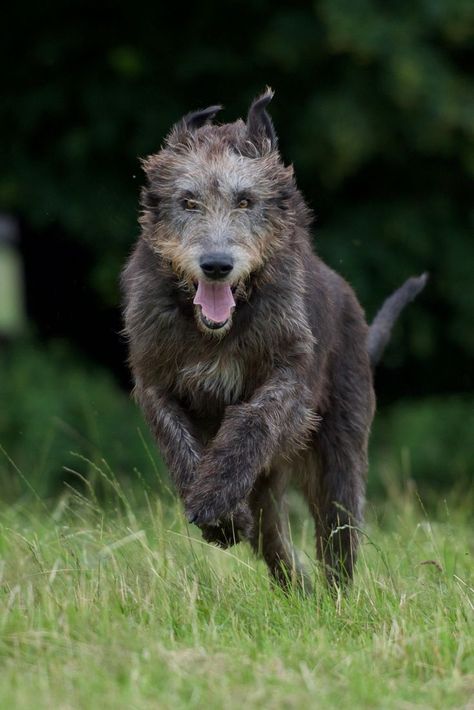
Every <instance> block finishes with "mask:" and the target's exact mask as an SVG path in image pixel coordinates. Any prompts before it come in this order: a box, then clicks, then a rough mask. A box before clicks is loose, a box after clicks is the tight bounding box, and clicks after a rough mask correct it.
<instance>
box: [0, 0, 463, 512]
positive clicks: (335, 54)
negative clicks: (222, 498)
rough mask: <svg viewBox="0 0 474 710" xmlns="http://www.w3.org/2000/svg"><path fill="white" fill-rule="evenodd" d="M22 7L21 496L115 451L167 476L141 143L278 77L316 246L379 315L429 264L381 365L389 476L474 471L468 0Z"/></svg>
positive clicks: (8, 176)
mask: <svg viewBox="0 0 474 710" xmlns="http://www.w3.org/2000/svg"><path fill="white" fill-rule="evenodd" d="M2 16H3V17H2V25H1V28H0V38H1V41H0V56H1V72H0V74H1V97H2V99H1V109H0V121H1V123H0V128H1V131H0V136H1V138H0V141H1V163H0V480H1V483H2V488H1V493H0V497H2V498H3V499H7V500H15V499H16V498H17V497H18V496H22V495H23V494H27V495H31V491H32V490H34V491H35V492H37V493H38V494H39V495H41V496H50V495H55V494H57V493H58V492H60V491H61V490H63V488H64V485H65V483H66V484H68V483H69V484H71V483H73V482H77V480H78V478H77V474H78V473H79V474H80V475H81V476H84V477H88V478H89V479H94V477H97V476H98V473H97V470H98V469H97V467H100V466H104V465H106V466H109V467H110V468H111V469H112V470H113V471H114V473H115V475H117V476H118V477H120V478H123V479H125V480H131V481H132V480H137V481H139V480H140V479H143V480H149V481H153V483H152V485H153V487H154V488H155V489H156V490H157V491H158V492H160V490H161V485H162V484H160V481H161V480H164V479H163V475H164V474H163V466H162V464H161V463H160V461H159V457H158V456H157V454H156V452H155V450H154V447H153V445H152V443H151V441H150V437H149V435H148V432H147V429H146V426H145V425H144V423H143V421H142V419H141V416H140V414H139V412H138V411H137V410H136V408H135V406H134V405H133V404H132V402H131V401H130V398H129V391H130V386H131V384H130V378H129V373H128V370H127V367H126V364H125V362H126V348H125V343H124V341H123V339H122V338H121V336H120V328H121V317H120V307H119V291H118V276H119V273H120V269H121V267H122V265H123V263H124V260H125V258H126V256H127V254H128V253H129V251H130V249H131V246H132V244H133V242H134V240H135V239H136V237H137V234H138V227H137V215H138V193H139V188H140V185H141V184H142V182H143V176H142V173H141V170H140V165H139V157H140V156H146V155H147V154H149V153H151V152H154V151H156V150H157V149H158V148H159V146H160V144H161V142H162V139H163V137H164V135H165V134H166V132H167V131H168V129H169V128H170V126H171V124H172V123H173V122H175V121H176V120H178V119H179V118H180V117H181V116H182V115H183V114H184V113H186V112H187V111H189V110H191V109H196V108H200V107H204V106H206V105H208V104H212V103H222V104H224V106H225V111H224V112H223V113H222V114H221V118H222V120H225V121H227V120H234V119H235V118H237V117H238V116H245V113H246V110H247V107H248V104H249V102H250V100H251V99H252V98H253V97H254V96H255V95H256V94H257V93H259V92H260V91H261V90H262V89H263V88H264V87H265V85H266V84H269V85H271V86H272V87H273V88H274V89H275V90H276V95H275V98H274V101H273V103H272V105H271V113H272V116H273V118H274V122H275V125H276V127H277V131H278V133H279V136H280V146H281V151H282V154H283V157H284V159H285V161H286V162H292V163H293V164H294V166H295V170H296V175H297V178H298V182H299V185H300V187H301V189H302V190H303V192H304V194H305V196H306V198H307V200H308V202H309V204H310V206H311V208H312V209H313V211H314V214H315V226H314V239H315V245H316V248H317V250H318V251H319V253H320V254H321V255H322V257H323V258H324V259H325V260H326V261H327V262H328V263H329V264H330V265H331V266H332V267H334V268H335V269H337V270H338V271H339V272H341V273H342V274H343V275H344V276H345V277H346V278H347V279H349V281H350V282H351V283H352V284H353V286H354V287H355V289H356V291H357V293H358V295H359V298H360V300H361V302H362V304H363V306H364V308H365V309H366V311H367V315H368V317H369V318H371V317H372V316H373V315H374V313H375V311H376V309H377V307H378V305H379V304H380V303H381V302H382V300H383V299H384V298H385V297H386V296H387V295H388V294H389V293H390V292H391V291H393V290H394V289H395V288H396V287H397V286H398V285H400V284H401V282H402V281H403V280H404V279H406V278H407V277H408V276H410V275H412V274H419V273H421V272H422V271H429V273H430V282H429V284H428V287H427V289H426V291H425V292H424V293H423V294H422V295H421V296H420V297H419V298H418V300H417V301H416V303H414V304H413V305H411V306H410V307H409V308H408V309H407V311H406V312H405V313H404V314H403V317H402V319H401V321H400V322H399V323H398V325H397V327H396V330H395V332H394V335H393V339H392V341H391V344H390V347H389V349H388V350H387V352H386V355H385V357H384V360H383V363H382V364H381V366H380V367H379V368H378V370H377V376H376V387H377V394H378V401H379V412H378V417H377V420H376V424H375V427H374V436H373V440H372V454H371V473H370V490H371V492H372V495H374V496H376V495H377V494H380V493H382V492H383V490H384V487H386V486H387V485H394V484H397V485H398V484H399V483H403V482H406V481H415V483H416V485H417V486H418V487H419V488H420V489H421V490H422V491H432V490H434V491H437V492H439V491H440V490H443V489H447V488H452V487H456V486H457V487H463V486H468V485H472V482H473V475H472V474H473V470H474V463H473V461H474V406H473V405H474V366H473V362H474V322H473V305H474V289H473V278H474V239H473V226H474V211H473V202H472V177H473V173H474V141H473V138H474V91H473V84H472V81H471V80H470V78H469V71H470V69H472V67H473V62H472V60H473V56H474V52H473V49H474V47H473V36H474V34H473V30H474V4H473V3H472V2H471V0H410V1H408V0H399V2H397V3H396V4H392V3H382V2H376V1H375V0H357V1H354V0H315V1H314V2H312V3H311V2H297V1H295V0H291V2H290V0H285V1H282V0H253V1H252V2H248V1H242V0H241V1H240V2H235V0H228V2H226V3H218V2H213V1H211V0H208V1H206V0H203V2H201V3H197V4H196V3H195V4H190V5H189V6H186V5H183V4H182V3H174V4H173V3H153V4H151V3H133V4H132V3H121V2H114V3H110V4H109V3H105V2H104V3H100V2H99V3H92V2H91V3H88V2H73V1H71V2H68V3H64V2H59V0H50V1H49V2H48V3H46V5H43V4H38V3H32V2H28V1H27V2H26V3H8V5H7V6H6V7H4V8H3V10H2ZM104 460H105V462H106V463H105V464H104ZM156 474H158V478H157V477H156Z"/></svg>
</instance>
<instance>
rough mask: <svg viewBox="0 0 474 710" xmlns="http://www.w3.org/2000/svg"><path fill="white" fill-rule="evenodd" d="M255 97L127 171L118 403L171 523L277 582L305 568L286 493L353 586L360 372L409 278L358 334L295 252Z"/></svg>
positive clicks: (367, 367) (336, 297)
mask: <svg viewBox="0 0 474 710" xmlns="http://www.w3.org/2000/svg"><path fill="white" fill-rule="evenodd" d="M272 95H273V93H272V92H271V90H269V89H268V90H267V91H266V92H265V93H264V94H263V95H262V96H260V97H259V98H257V99H256V100H255V101H254V103H253V104H252V105H251V107H250V110H249V112H248V116H247V120H246V122H244V121H242V120H238V121H236V122H235V123H230V124H224V125H214V124H212V119H213V118H214V116H215V114H216V113H217V112H218V110H219V108H220V107H219V106H211V107H209V108H207V109H204V110H203V111H197V112H194V113H190V114H188V115H187V116H185V118H184V119H182V120H181V121H180V122H179V123H178V124H177V125H176V126H174V127H173V129H172V130H171V132H170V134H169V135H168V137H167V139H166V142H165V145H164V147H163V149H162V150H160V151H159V152H158V153H156V154H155V155H152V156H150V157H149V158H148V159H147V160H145V161H144V169H145V172H146V177H147V183H146V186H145V188H144V189H143V192H142V202H141V204H142V208H143V210H142V213H141V217H140V224H141V228H142V234H141V237H140V239H139V240H138V243H137V245H136V248H135V250H134V252H133V254H132V255H131V257H130V259H129V261H128V263H127V265H126V268H125V270H124V273H123V281H122V283H123V289H124V294H125V332H126V334H127V336H128V338H129V342H130V364H131V368H132V372H133V376H134V381H135V396H136V399H137V401H138V403H139V404H140V406H141V407H142V409H143V412H144V414H145V417H146V419H147V421H148V423H149V426H150V427H151V429H152V432H153V434H154V436H155V438H156V441H157V443H158V446H159V448H160V451H161V453H162V455H163V457H164V459H165V461H166V463H167V466H168V469H169V471H170V474H171V476H172V479H173V481H174V483H175V485H176V488H177V491H178V493H179V495H180V496H181V498H182V500H183V501H184V506H185V510H186V515H187V518H188V520H189V521H190V522H192V523H195V524H196V525H198V526H199V527H200V528H201V530H202V531H203V534H204V537H205V539H206V540H208V541H212V542H215V543H216V544H220V545H223V546H225V545H230V544H232V543H234V542H238V541H239V540H241V539H247V540H249V541H250V543H251V544H252V546H253V548H254V549H255V551H256V552H258V553H261V554H262V555H263V557H264V559H265V561H266V563H267V564H268V567H269V569H270V571H271V573H272V574H273V575H274V577H275V578H276V579H277V580H278V581H279V582H280V583H281V584H283V585H287V584H288V583H291V582H292V581H294V580H295V579H297V578H300V579H303V580H304V573H303V571H302V570H301V568H300V567H299V565H298V562H297V557H296V555H295V553H294V551H293V549H292V547H291V545H290V543H289V539H288V534H287V515H286V513H285V489H286V487H287V484H288V482H289V479H290V478H293V479H294V480H296V482H297V483H298V484H299V485H300V486H301V488H302V490H303V492H304V495H305V496H306V499H307V502H308V504H309V508H310V511H311V513H312V515H313V517H314V521H315V525H316V539H317V545H316V549H317V554H318V557H319V558H320V559H321V561H322V562H323V564H324V566H325V569H326V572H327V575H328V577H329V579H330V580H335V581H343V580H344V579H347V578H350V577H351V576H352V571H353V565H354V562H355V558H356V551H357V537H358V535H357V528H358V526H359V525H360V524H361V519H362V513H363V506H364V491H365V475H366V468H367V440H368V436H369V430H370V425H371V421H372V417H373V414H374V408H375V399H374V393H373V386H372V371H371V368H372V366H373V365H374V363H375V361H376V360H377V359H378V357H379V356H380V355H381V352H382V350H383V347H384V345H385V343H386V341H387V340H388V337H389V334H390V330H391V327H392V325H393V323H394V321H395V319H396V318H397V316H398V314H399V312H400V310H401V309H402V308H403V306H404V305H405V304H406V303H407V302H408V301H409V300H411V299H412V298H414V297H415V295H416V294H417V293H418V292H419V291H420V290H421V288H422V287H423V285H424V283H425V279H426V277H425V276H422V277H419V278H411V279H409V280H408V281H407V282H406V283H405V284H404V285H403V286H402V287H401V288H400V289H399V290H398V291H397V292H396V293H395V294H394V295H393V296H391V297H390V298H389V299H388V300H387V302H386V303H385V304H384V306H383V307H382V309H381V311H380V312H379V314H378V315H377V317H376V318H375V320H374V322H373V324H372V326H371V327H370V328H368V326H367V325H366V322H365V318H364V314H363V311H362V308H361V307H360V305H359V303H358V301H357V299H356V296H355V294H354V292H353V291H352V289H351V287H350V286H349V285H348V284H347V283H346V281H344V279H343V278H341V276H339V275H338V274H336V273H335V272H334V271H332V270H331V269H330V268H329V267H328V266H326V264H324V263H323V262H322V261H321V259H319V258H318V257H317V256H316V255H315V254H314V253H313V251H312V248H311V240H310V236H309V225H310V221H311V215H310V212H309V210H308V208H307V207H306V205H305V202H304V200H303V197H302V195H301V193H300V192H299V190H298V188H297V187H296V183H295V179H294V176H293V169H292V167H291V166H289V167H286V166H285V165H284V164H283V162H282V160H281V157H280V154H279V152H278V148H277V137H276V135H275V131H274V127H273V124H272V121H271V119H270V117H269V115H268V113H267V111H266V107H267V105H268V103H269V101H270V100H271V98H272Z"/></svg>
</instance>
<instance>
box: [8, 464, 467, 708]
mask: <svg viewBox="0 0 474 710" xmlns="http://www.w3.org/2000/svg"><path fill="white" fill-rule="evenodd" d="M105 475H106V474H104V476H105ZM110 486H111V491H110V496H109V500H108V503H107V510H106V511H104V510H103V508H102V507H101V505H99V504H98V502H97V500H95V498H94V496H93V495H92V494H91V495H90V496H89V497H88V498H86V497H82V496H80V495H79V494H77V493H74V492H72V491H69V492H67V493H65V495H64V496H63V497H62V498H61V499H60V500H59V502H57V503H56V504H55V505H54V506H51V507H50V506H47V505H45V504H44V503H42V502H40V501H36V503H35V504H33V503H32V502H31V501H30V502H29V503H28V504H26V503H24V504H22V503H19V504H17V505H16V506H13V507H12V506H10V507H8V508H5V509H3V510H2V511H1V525H0V630H1V631H0V662H1V673H0V707H2V708H10V707H11V708H87V709H89V708H101V709H103V710H105V709H107V708H114V709H120V708H160V709H161V708H206V710H212V709H213V708H223V707H225V708H239V709H240V708H242V707H244V706H245V707H246V708H307V707H308V708H325V709H327V708H333V707H335V708H346V707H350V708H364V709H366V708H396V709H397V710H399V709H400V708H402V709H403V708H430V709H431V708H443V709H445V708H468V707H471V708H472V707H474V704H473V694H474V630H473V623H472V622H473V618H474V613H473V612H474V590H473V588H472V587H473V586H474V585H473V579H472V578H473V565H472V556H473V552H474V535H473V526H472V519H469V514H470V507H469V505H468V503H467V502H466V501H464V503H462V504H459V503H458V504H457V505H454V504H446V503H443V504H440V505H439V509H438V510H437V511H436V512H435V513H433V514H432V515H430V516H428V515H427V514H426V512H424V510H423V507H422V506H421V505H420V503H419V501H418V500H417V498H416V495H415V494H414V493H413V492H405V493H403V492H392V493H390V496H389V499H388V500H386V501H385V503H383V504H382V503H380V504H377V505H373V506H372V508H373V509H370V508H369V511H368V522H367V527H366V532H365V535H364V543H363V545H362V550H361V556H360V561H359V564H358V567H357V575H356V580H355V583H354V585H353V588H352V589H351V591H350V592H349V594H348V595H347V596H339V597H338V598H337V599H335V600H334V599H333V598H332V597H331V596H330V595H328V594H327V592H326V591H325V589H324V585H323V584H322V583H321V580H320V575H319V571H318V569H317V568H316V567H315V565H314V564H312V550H311V544H310V543H311V537H312V531H311V527H310V525H309V523H307V522H306V523H304V524H303V525H300V526H298V525H295V526H294V535H295V538H296V539H297V541H298V543H299V544H300V545H301V546H302V548H303V549H304V550H305V551H306V553H308V560H307V564H308V566H309V567H310V568H312V569H313V574H314V576H315V577H316V592H315V594H314V595H313V596H312V597H310V598H303V597H301V596H300V595H299V594H298V593H293V594H290V595H285V594H284V593H282V592H281V591H279V590H278V589H274V588H273V587H272V585H271V584H270V582H269V580H268V578H267V574H266V571H265V569H264V567H263V565H262V563H260V562H257V561H256V559H255V558H254V557H253V555H252V553H251V552H250V550H249V549H248V548H247V547H246V546H244V545H240V546H238V547H235V548H232V549H231V550H229V551H220V550H217V549H214V548H212V547H210V546H208V545H206V544H204V543H203V542H202V541H201V540H200V539H199V534H196V531H195V530H191V529H187V528H186V526H185V523H184V521H183V518H182V515H181V512H180V510H179V507H178V506H177V505H176V504H172V505H170V506H166V507H164V506H163V505H162V504H161V503H160V501H159V500H157V499H156V497H153V495H152V494H151V493H150V494H148V495H143V494H141V495H140V500H136V499H135V497H134V494H133V492H127V493H124V492H123V490H122V489H121V488H120V486H119V485H118V484H117V482H116V481H114V480H112V479H111V482H110ZM295 506H296V508H298V507H299V506H300V504H299V503H295ZM306 553H304V554H306Z"/></svg>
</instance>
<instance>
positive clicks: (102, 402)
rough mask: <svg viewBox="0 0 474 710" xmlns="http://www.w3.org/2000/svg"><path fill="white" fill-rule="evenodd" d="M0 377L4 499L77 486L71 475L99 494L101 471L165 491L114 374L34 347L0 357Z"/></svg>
mask: <svg viewBox="0 0 474 710" xmlns="http://www.w3.org/2000/svg"><path fill="white" fill-rule="evenodd" d="M0 370H1V372H2V377H1V380H0V401H1V402H2V408H1V409H0V445H1V447H2V448H3V449H4V452H2V451H1V450H0V479H1V480H2V481H3V487H2V498H10V499H11V498H13V497H16V496H17V495H18V494H19V493H21V492H22V491H24V490H25V489H26V488H30V487H33V488H34V490H35V491H36V492H37V493H38V494H39V495H41V496H44V495H49V494H52V493H56V492H57V491H58V490H60V489H61V487H62V486H63V483H64V481H67V482H69V483H74V484H75V485H77V484H78V483H79V482H80V479H79V478H78V477H77V476H75V474H74V473H72V472H71V471H76V472H77V473H79V474H80V475H81V476H85V477H87V478H88V479H89V480H90V481H92V482H93V483H94V484H97V485H98V486H99V487H100V478H101V476H100V474H99V473H98V471H97V468H96V467H97V466H98V467H100V468H101V469H103V470H104V471H107V469H110V470H112V471H113V474H114V476H116V477H117V478H119V479H120V478H124V477H127V478H133V477H134V478H137V480H139V478H140V477H142V478H144V479H145V480H146V481H153V486H154V487H155V488H156V489H157V490H162V489H163V481H165V480H166V477H163V476H164V471H165V470H164V467H163V464H162V463H161V461H160V459H159V457H158V456H157V453H156V449H155V447H154V445H153V443H152V441H151V437H150V436H149V434H148V430H147V427H146V425H145V424H144V422H143V420H142V419H141V416H140V413H139V411H138V409H137V407H136V406H135V405H134V403H133V402H132V401H131V400H130V398H128V397H127V395H126V394H125V393H123V392H122V391H121V390H120V389H119V388H118V386H117V385H116V383H115V382H114V380H113V379H112V377H111V376H110V375H108V373H107V372H104V371H102V370H99V369H97V368H92V367H90V366H88V365H84V364H83V363H81V362H79V361H78V360H77V359H75V358H74V357H73V356H72V355H71V353H70V352H69V350H68V349H67V348H66V347H65V346H64V344H62V343H59V342H56V343H53V344H51V345H50V346H48V347H41V346H40V345H39V344H38V343H35V342H34V341H31V340H30V341H27V342H24V343H18V344H17V345H15V346H10V347H7V348H6V349H5V350H4V351H3V352H0ZM9 459H10V460H9ZM12 462H13V463H12ZM157 478H158V480H156V479H157Z"/></svg>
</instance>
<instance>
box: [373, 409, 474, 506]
mask: <svg viewBox="0 0 474 710" xmlns="http://www.w3.org/2000/svg"><path fill="white" fill-rule="evenodd" d="M473 432H474V398H473V397H444V398H426V399H423V400H421V401H401V402H399V403H397V404H395V405H392V406H391V407H389V408H387V409H385V410H383V411H382V412H381V414H380V416H379V417H376V419H375V425H374V431H373V433H372V441H371V463H370V476H369V486H370V488H371V490H372V491H373V492H377V491H380V490H381V484H383V485H384V486H389V487H390V486H394V487H395V489H399V488H400V487H403V486H404V485H405V484H406V482H407V481H408V480H413V481H414V482H415V483H416V484H417V486H418V487H419V488H420V490H421V491H423V492H426V491H427V490H428V489H429V488H442V487H449V488H451V489H453V488H454V489H456V490H460V491H463V492H464V493H466V492H467V490H466V486H467V487H469V486H471V487H472V480H473V479H472V473H473V463H472V462H473V461H474V437H473Z"/></svg>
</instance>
